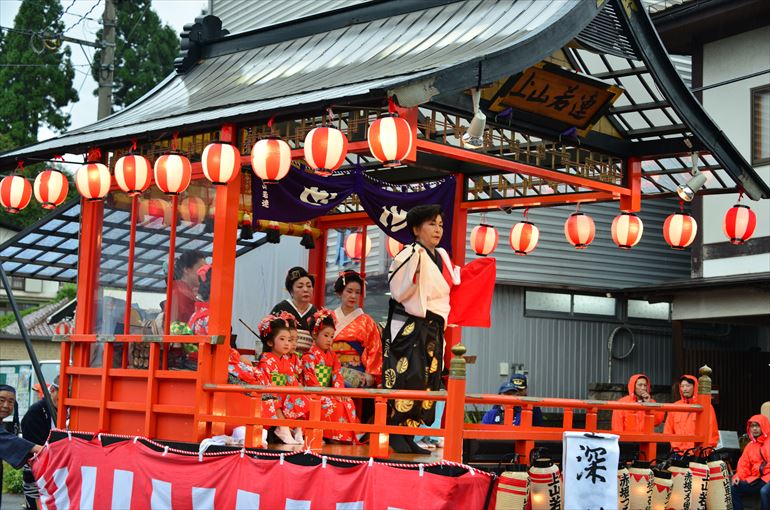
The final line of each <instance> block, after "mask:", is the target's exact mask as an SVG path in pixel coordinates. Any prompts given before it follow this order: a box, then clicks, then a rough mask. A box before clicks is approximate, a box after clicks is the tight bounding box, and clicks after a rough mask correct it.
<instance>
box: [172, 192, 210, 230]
mask: <svg viewBox="0 0 770 510" xmlns="http://www.w3.org/2000/svg"><path fill="white" fill-rule="evenodd" d="M179 215H180V216H181V217H182V220H183V221H186V222H188V223H193V224H196V225H197V224H198V223H201V222H202V221H203V220H204V219H206V202H205V201H204V200H203V199H202V198H200V197H187V198H185V199H184V200H182V203H181V204H179Z"/></svg>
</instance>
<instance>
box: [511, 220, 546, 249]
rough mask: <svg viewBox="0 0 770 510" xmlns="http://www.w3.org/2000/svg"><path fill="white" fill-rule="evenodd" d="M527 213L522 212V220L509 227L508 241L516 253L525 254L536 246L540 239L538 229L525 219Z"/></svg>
mask: <svg viewBox="0 0 770 510" xmlns="http://www.w3.org/2000/svg"><path fill="white" fill-rule="evenodd" d="M526 218H527V213H526V212H525V213H524V221H520V222H519V223H517V224H515V225H514V226H513V227H511V236H510V238H509V241H510V243H511V248H513V252H514V253H515V254H516V255H526V254H528V253H530V252H531V251H532V250H534V249H535V248H537V242H538V241H539V240H540V230H539V229H538V228H537V227H536V226H535V224H534V223H532V222H531V221H527V220H526Z"/></svg>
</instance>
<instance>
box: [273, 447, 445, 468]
mask: <svg viewBox="0 0 770 510" xmlns="http://www.w3.org/2000/svg"><path fill="white" fill-rule="evenodd" d="M268 449H270V450H276V451H284V452H293V451H297V450H302V449H303V447H302V446H295V445H288V444H269V445H268ZM430 452H431V453H430V455H417V454H414V453H395V452H393V450H391V452H390V455H389V456H388V458H389V459H390V460H404V461H409V462H421V463H424V464H429V463H431V462H438V461H440V460H441V459H442V456H443V448H436V449H433V450H430ZM321 453H322V454H323V455H345V456H348V457H363V458H368V457H369V445H366V444H359V445H349V444H324V446H323V449H322V450H321Z"/></svg>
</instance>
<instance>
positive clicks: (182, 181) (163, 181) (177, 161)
mask: <svg viewBox="0 0 770 510" xmlns="http://www.w3.org/2000/svg"><path fill="white" fill-rule="evenodd" d="M191 179H192V165H191V164H190V160H189V159H187V158H186V157H185V156H182V155H181V154H178V153H173V152H172V153H169V154H163V155H162V156H160V157H159V158H158V159H156V160H155V185H156V186H157V187H158V188H160V190H161V191H162V192H163V193H165V194H167V195H179V194H180V193H184V191H185V190H186V189H187V187H188V186H189V185H190V180H191Z"/></svg>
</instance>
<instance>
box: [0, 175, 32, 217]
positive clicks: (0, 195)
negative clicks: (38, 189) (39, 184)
mask: <svg viewBox="0 0 770 510" xmlns="http://www.w3.org/2000/svg"><path fill="white" fill-rule="evenodd" d="M31 198H32V186H31V185H30V184H29V181H28V180H27V179H25V178H24V177H22V176H21V175H7V176H5V177H3V180H2V181H0V204H2V206H3V207H4V208H5V211H6V212H9V213H11V214H16V213H18V212H19V211H21V210H22V209H24V208H25V207H27V205H28V204H29V201H30V199H31Z"/></svg>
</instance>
